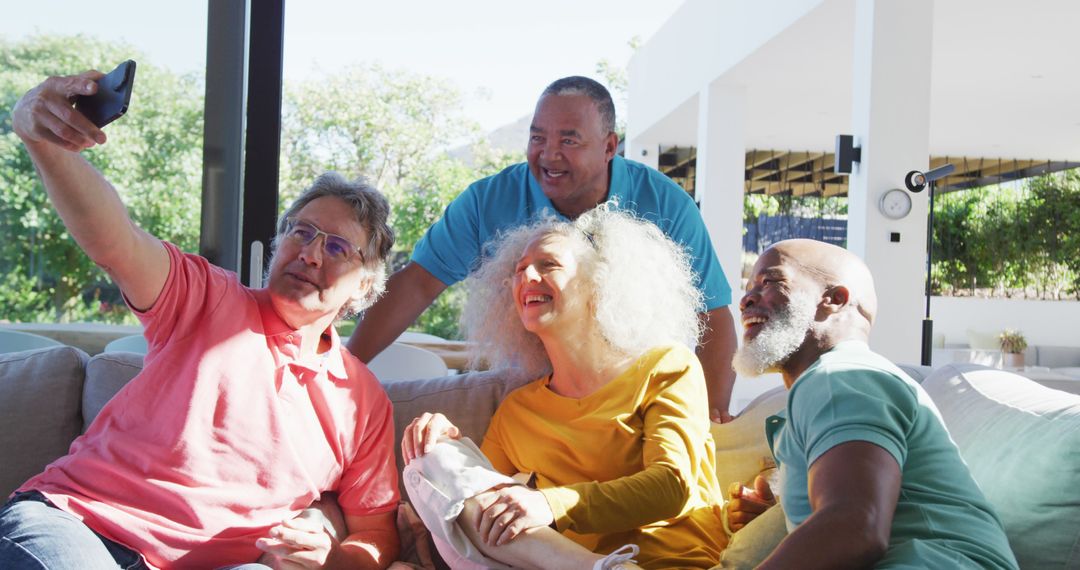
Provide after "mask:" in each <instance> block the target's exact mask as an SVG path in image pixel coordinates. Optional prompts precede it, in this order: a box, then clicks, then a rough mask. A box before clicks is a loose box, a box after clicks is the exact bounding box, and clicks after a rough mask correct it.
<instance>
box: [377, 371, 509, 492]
mask: <svg viewBox="0 0 1080 570" xmlns="http://www.w3.org/2000/svg"><path fill="white" fill-rule="evenodd" d="M530 380H531V379H529V378H523V377H520V375H518V374H514V373H513V372H508V371H505V370H504V371H491V372H470V373H468V374H458V375H456V376H444V377H441V378H430V379H426V380H398V381H395V382H390V383H387V384H383V388H384V389H385V390H386V394H387V395H388V396H389V397H390V402H391V403H393V405H394V453H395V454H397V462H398V471H399V472H400V470H401V469H402V468H403V467H404V464H403V463H402V460H401V433H402V432H403V431H404V430H405V426H407V425H409V422H411V421H413V419H414V418H416V417H417V416H419V415H421V414H423V413H424V412H432V413H434V412H441V413H442V414H444V415H445V416H446V417H447V418H449V419H450V421H451V422H453V424H454V425H456V426H457V427H458V428H459V429H460V430H461V433H462V435H463V436H465V437H469V438H472V440H473V441H475V442H477V444H478V445H479V443H480V442H481V441H483V439H484V434H485V433H486V432H487V427H488V423H490V422H491V415H492V414H494V413H495V408H497V407H499V403H500V402H502V401H503V398H505V397H506V396H507V394H509V393H510V392H511V391H513V390H514V389H516V388H518V387H520V386H522V385H523V384H526V383H528V382H529V381H530Z"/></svg>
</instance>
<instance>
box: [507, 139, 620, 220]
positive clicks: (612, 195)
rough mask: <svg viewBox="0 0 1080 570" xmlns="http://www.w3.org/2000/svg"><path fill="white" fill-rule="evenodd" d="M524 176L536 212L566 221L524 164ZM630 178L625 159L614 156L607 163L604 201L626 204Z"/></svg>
mask: <svg viewBox="0 0 1080 570" xmlns="http://www.w3.org/2000/svg"><path fill="white" fill-rule="evenodd" d="M525 176H526V177H527V178H528V181H529V194H531V195H532V197H533V200H534V202H535V203H536V206H537V207H536V210H535V211H536V212H545V211H546V212H548V213H551V214H552V215H553V216H555V217H557V218H559V219H560V220H566V219H568V218H567V217H566V216H564V215H562V213H561V212H559V211H558V210H556V209H555V204H552V203H551V199H549V198H548V197H547V195H545V194H544V189H543V188H541V187H540V182H538V181H537V180H536V177H535V176H533V174H532V170H531V169H529V165H528V163H526V164H525ZM629 177H630V175H629V173H628V172H627V167H626V159H624V158H623V157H621V156H619V155H617V154H616V155H615V156H614V157H613V158H612V159H611V162H609V163H608V193H607V198H606V199H605V201H608V200H612V199H615V200H616V201H617V203H619V204H626V203H627V200H626V191H627V188H628V187H629V185H628V184H627V179H628V178H629Z"/></svg>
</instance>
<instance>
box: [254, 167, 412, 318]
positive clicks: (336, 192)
mask: <svg viewBox="0 0 1080 570" xmlns="http://www.w3.org/2000/svg"><path fill="white" fill-rule="evenodd" d="M326 196H333V197H335V198H339V199H341V200H344V201H345V202H346V203H348V204H349V205H350V206H352V209H353V214H354V215H355V216H356V221H357V222H358V223H359V224H360V226H361V227H362V228H363V229H364V232H365V233H366V234H367V238H368V240H367V246H365V247H364V249H363V254H364V263H363V267H364V269H366V270H367V271H368V272H370V273H372V274H373V275H372V277H373V279H372V284H371V289H370V290H369V291H368V292H367V294H365V295H364V296H362V297H359V298H357V299H355V300H353V301H352V302H350V303H346V304H345V306H344V307H342V308H341V313H339V314H338V318H339V319H343V318H346V317H349V316H351V315H355V314H357V313H359V312H361V311H363V310H364V309H366V308H368V307H370V306H371V305H372V304H373V303H375V300H376V299H378V298H379V296H380V295H382V294H383V292H384V291H385V290H386V259H387V257H388V256H389V255H390V249H391V248H392V247H393V246H394V230H392V229H390V225H389V224H388V223H387V218H389V216H390V203H389V202H387V201H386V197H384V196H383V195H382V193H380V192H379V191H378V190H377V189H376V188H375V187H374V186H372V185H371V184H370V183H369V182H368V181H367V180H366V179H364V178H362V177H361V178H357V179H356V180H353V181H349V180H346V179H345V177H344V176H342V175H341V174H338V173H337V172H327V173H325V174H323V175H321V176H319V177H318V178H316V179H315V182H313V183H312V184H311V186H309V187H308V188H307V189H306V190H304V191H303V192H301V193H300V196H299V197H297V198H296V200H295V201H294V202H293V203H292V205H291V206H289V209H287V210H285V213H284V214H282V215H281V218H280V219H279V220H278V232H277V236H275V237H274V253H275V255H276V253H277V246H278V244H279V243H280V241H281V238H282V237H283V236H284V235H285V231H286V230H287V229H288V225H289V220H290V219H291V218H292V217H294V216H296V214H297V213H298V212H300V210H302V209H303V208H304V206H307V205H308V204H309V203H311V202H313V201H314V200H316V199H318V198H323V197H326ZM271 265H273V264H272V263H271Z"/></svg>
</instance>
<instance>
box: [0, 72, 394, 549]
mask: <svg viewBox="0 0 1080 570" xmlns="http://www.w3.org/2000/svg"><path fill="white" fill-rule="evenodd" d="M100 77H101V74H100V73H97V72H86V73H83V74H80V75H74V76H68V77H53V78H49V79H47V80H46V81H45V82H43V83H42V84H40V85H38V86H37V87H35V88H34V89H32V90H30V91H29V92H28V93H27V94H26V95H24V96H23V97H22V99H20V100H19V102H18V103H17V104H16V105H15V108H14V110H13V113H12V123H13V128H14V131H15V133H16V134H17V135H18V136H19V137H20V138H21V139H22V141H23V143H24V144H25V146H26V149H27V151H28V152H29V154H30V157H31V158H32V159H33V161H34V165H35V166H36V167H37V170H38V173H39V175H40V176H41V179H42V181H43V183H44V186H45V190H46V192H47V193H48V196H49V199H50V200H51V201H52V203H53V205H54V206H55V208H56V210H57V212H58V213H59V214H60V216H61V218H63V220H64V224H65V225H66V226H67V229H68V230H69V231H70V232H71V235H72V236H73V237H74V238H75V240H76V241H77V242H78V243H79V245H80V247H82V249H83V250H84V251H85V252H86V254H87V255H89V256H90V258H91V259H93V260H94V262H95V263H97V264H98V265H99V266H101V267H102V268H104V269H105V270H106V271H107V272H108V273H109V275H110V276H111V277H112V279H113V280H114V281H115V282H116V283H117V285H119V287H120V289H121V290H122V291H123V293H124V296H125V298H126V300H127V302H128V304H129V305H130V306H131V308H132V310H133V311H134V312H135V314H136V315H137V316H138V317H139V319H140V320H141V321H142V323H143V327H144V329H145V335H146V339H147V342H148V345H149V351H148V353H147V354H146V358H145V365H144V368H143V371H142V373H140V374H139V375H138V376H136V377H135V378H134V379H133V380H132V381H131V382H130V383H128V385H127V386H125V387H124V388H123V389H122V390H121V391H120V392H119V393H117V395H116V396H115V397H114V398H113V399H112V400H111V401H110V402H109V403H108V405H106V406H105V408H104V409H103V410H102V411H101V414H100V415H99V416H98V417H97V419H96V420H95V421H94V423H93V424H92V425H91V426H90V428H89V429H88V430H87V432H86V434H85V435H83V436H81V437H79V438H78V439H76V440H75V442H74V443H72V445H71V450H70V452H69V454H68V455H67V456H65V457H62V458H60V459H58V460H56V461H55V462H53V463H52V464H51V465H49V466H48V467H46V469H45V471H44V472H43V473H41V474H39V475H37V476H35V477H33V478H31V479H30V480H29V481H27V482H26V483H25V484H23V485H22V486H21V487H20V488H19V489H18V490H17V491H16V493H15V494H14V495H13V496H12V497H11V498H10V499H9V501H8V503H7V504H6V505H5V506H4V507H3V509H2V510H0V568H4V569H12V568H14V569H21V568H49V569H57V568H79V569H97V568H113V569H115V568H118V567H119V568H147V567H149V568H215V567H221V566H230V565H231V566H236V565H241V564H243V565H247V566H250V567H257V566H256V565H254V564H252V563H254V562H255V561H256V560H257V559H259V558H260V556H268V557H269V560H267V559H264V560H267V561H268V562H269V563H271V564H274V565H281V566H284V567H289V568H297V567H302V568H320V567H325V568H335V567H349V568H385V567H386V566H387V565H389V564H390V561H392V560H394V558H395V557H396V555H397V551H398V537H397V532H396V529H395V525H394V523H395V513H396V506H397V503H398V492H397V488H398V484H397V474H396V467H395V461H394V453H393V442H394V434H393V425H394V422H393V414H392V411H391V407H390V402H389V400H388V399H387V397H386V394H385V392H383V390H382V389H381V388H380V386H379V385H378V382H377V381H376V380H375V378H374V377H373V376H372V374H371V372H369V371H368V369H367V368H366V367H365V366H364V365H363V364H361V363H360V361H359V360H357V359H356V358H354V357H353V356H352V355H351V354H349V352H348V351H347V350H344V348H343V347H342V345H341V342H340V339H339V338H338V335H337V333H336V332H335V330H334V327H333V326H332V325H333V323H334V321H335V320H337V319H338V318H339V317H342V316H344V315H345V314H347V313H351V312H354V311H356V310H358V309H362V308H363V307H366V306H367V305H369V304H370V303H371V302H372V301H373V300H374V298H375V297H376V296H377V295H378V294H379V292H381V290H382V288H383V281H384V279H385V270H384V264H383V261H384V259H385V257H386V255H387V254H388V253H389V251H390V247H391V245H392V243H393V233H392V232H391V231H390V229H389V227H388V226H387V225H386V218H387V214H388V212H389V208H388V205H387V202H386V200H385V198H383V197H382V195H381V194H379V193H378V191H376V190H375V189H373V188H371V187H370V186H368V185H367V184H366V183H363V182H352V183H350V182H348V181H346V180H345V179H344V178H342V177H341V176H340V175H337V174H327V175H323V176H321V177H319V179H318V180H316V181H315V183H314V184H313V185H312V186H311V187H310V188H308V189H307V190H305V191H304V192H303V193H302V195H301V196H300V198H298V199H297V201H296V202H295V203H294V204H293V205H292V206H291V207H290V208H289V210H288V211H287V212H286V213H285V215H284V217H283V218H282V221H281V223H280V225H279V233H278V236H277V237H276V238H275V251H274V256H273V259H272V260H271V262H270V271H269V286H268V287H267V288H266V289H259V290H252V289H248V288H246V287H244V286H242V285H241V284H240V283H239V281H238V280H237V278H236V276H235V275H234V274H232V273H230V272H226V271H224V270H222V269H219V268H217V267H215V266H212V265H210V264H209V263H208V262H207V261H206V260H205V259H203V258H201V257H199V256H196V255H191V254H184V253H181V252H180V250H179V249H177V248H176V246H174V245H172V244H169V243H166V242H162V241H161V240H159V239H157V238H155V237H153V236H151V235H149V234H147V233H146V232H145V231H143V230H141V229H139V228H138V227H136V226H135V225H134V223H133V222H132V221H131V219H130V218H129V217H128V215H127V212H126V211H125V208H124V204H123V203H122V202H121V200H120V198H119V195H118V194H117V192H116V190H115V189H114V188H113V187H112V186H111V185H110V184H109V182H108V181H106V180H105V179H104V178H103V177H102V176H101V174H100V173H98V172H97V171H96V170H95V169H94V168H93V167H92V166H90V164H89V163H88V162H86V160H84V159H83V158H82V156H81V155H80V154H79V152H80V151H82V150H84V149H88V148H91V147H93V146H95V145H97V144H102V143H104V142H105V134H104V133H103V132H102V131H101V130H100V129H98V128H96V127H95V126H94V125H93V124H92V123H91V122H90V121H88V120H87V119H86V118H85V117H83V116H82V115H81V114H79V113H78V112H76V111H74V109H73V108H72V104H71V101H72V100H73V98H74V96H76V95H87V94H90V93H93V92H94V91H95V89H96V84H95V83H94V81H95V80H97V79H98V78H100ZM326 492H335V493H336V494H337V501H338V503H339V504H340V506H341V510H342V512H343V513H344V519H345V526H346V528H347V531H348V536H347V538H345V539H344V540H342V541H341V542H338V541H337V540H335V539H333V538H331V536H330V534H328V533H327V532H326V531H324V530H323V528H322V525H321V523H319V522H316V521H312V520H309V519H308V518H306V517H298V515H299V514H300V513H301V512H302V511H303V510H304V509H305V508H306V507H308V506H309V505H310V504H311V503H312V502H313V501H316V500H318V499H319V498H320V497H321V496H322V494H323V493H326Z"/></svg>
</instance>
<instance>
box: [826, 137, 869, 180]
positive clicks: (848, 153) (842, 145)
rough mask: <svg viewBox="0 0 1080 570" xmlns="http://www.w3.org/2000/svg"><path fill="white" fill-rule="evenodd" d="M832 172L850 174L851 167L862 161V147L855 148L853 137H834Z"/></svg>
mask: <svg viewBox="0 0 1080 570" xmlns="http://www.w3.org/2000/svg"><path fill="white" fill-rule="evenodd" d="M834 157H835V162H834V163H833V172H835V173H837V174H851V167H852V165H854V164H855V163H856V162H859V161H861V160H862V147H861V146H855V137H854V136H853V135H836V153H835V155H834Z"/></svg>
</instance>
